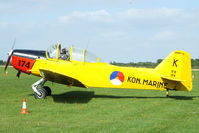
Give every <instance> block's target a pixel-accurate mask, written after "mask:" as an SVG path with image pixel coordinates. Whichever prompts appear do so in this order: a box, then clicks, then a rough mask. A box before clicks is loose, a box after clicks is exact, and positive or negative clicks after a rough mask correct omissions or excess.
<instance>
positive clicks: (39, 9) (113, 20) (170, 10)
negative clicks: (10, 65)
mask: <svg viewBox="0 0 199 133" xmlns="http://www.w3.org/2000/svg"><path fill="white" fill-rule="evenodd" d="M15 39H16V42H15V49H35V50H46V49H47V48H48V47H49V46H50V45H53V44H56V43H59V42H60V43H61V44H62V47H64V46H65V47H68V48H69V47H70V46H71V45H73V46H76V47H80V48H86V49H88V50H89V51H90V52H92V53H94V54H96V55H98V56H100V57H101V58H102V59H103V60H104V61H106V62H111V61H116V62H140V61H151V62H156V61H157V59H164V58H165V57H166V56H167V55H169V54H170V53H171V52H172V51H174V50H184V51H187V52H188V53H190V54H191V57H192V58H194V59H195V58H199V1H198V0H73V1H69V0H17V1H16V0H1V1H0V60H7V56H8V55H7V52H8V51H10V49H11V47H12V45H13V43H14V40H15Z"/></svg>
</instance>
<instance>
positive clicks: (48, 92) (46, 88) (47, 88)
mask: <svg viewBox="0 0 199 133" xmlns="http://www.w3.org/2000/svg"><path fill="white" fill-rule="evenodd" d="M43 89H44V90H45V91H46V93H47V96H50V95H51V93H52V91H51V89H50V87H48V86H44V88H43Z"/></svg>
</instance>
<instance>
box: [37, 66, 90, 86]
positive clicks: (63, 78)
mask: <svg viewBox="0 0 199 133" xmlns="http://www.w3.org/2000/svg"><path fill="white" fill-rule="evenodd" d="M39 70H40V72H41V74H42V76H43V78H45V79H46V80H48V81H52V82H56V83H60V84H65V85H69V86H77V87H83V88H88V87H87V86H86V85H84V84H83V83H81V82H80V81H79V80H77V79H75V78H72V77H70V76H68V75H66V74H64V73H61V72H57V71H54V70H52V69H44V68H42V69H39Z"/></svg>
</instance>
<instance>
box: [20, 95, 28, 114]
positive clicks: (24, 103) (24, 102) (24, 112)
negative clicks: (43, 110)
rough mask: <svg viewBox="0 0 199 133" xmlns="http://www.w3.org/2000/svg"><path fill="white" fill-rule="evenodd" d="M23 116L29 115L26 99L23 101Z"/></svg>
mask: <svg viewBox="0 0 199 133" xmlns="http://www.w3.org/2000/svg"><path fill="white" fill-rule="evenodd" d="M21 114H28V112H27V109H26V98H24V99H23V106H22V111H21Z"/></svg>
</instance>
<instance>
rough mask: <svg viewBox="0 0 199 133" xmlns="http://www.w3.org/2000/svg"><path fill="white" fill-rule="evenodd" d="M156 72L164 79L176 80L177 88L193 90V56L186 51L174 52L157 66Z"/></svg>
mask: <svg viewBox="0 0 199 133" xmlns="http://www.w3.org/2000/svg"><path fill="white" fill-rule="evenodd" d="M155 72H157V73H159V74H161V75H162V78H163V79H166V80H171V81H175V82H176V87H175V88H174V89H176V90H181V91H191V90H192V73H191V56H190V54H189V53H187V52H185V51H179V50H176V51H174V52H172V53H171V54H170V55H169V56H167V57H166V58H165V59H164V60H163V61H162V62H161V63H160V64H159V65H158V66H157V67H156V68H155Z"/></svg>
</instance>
